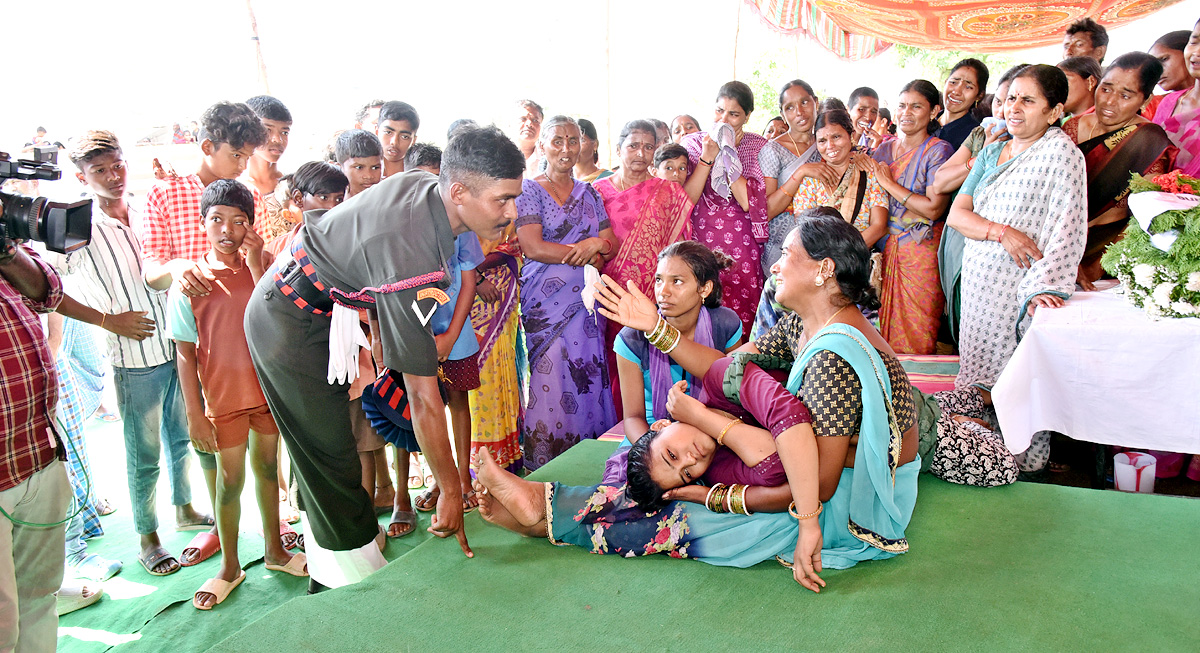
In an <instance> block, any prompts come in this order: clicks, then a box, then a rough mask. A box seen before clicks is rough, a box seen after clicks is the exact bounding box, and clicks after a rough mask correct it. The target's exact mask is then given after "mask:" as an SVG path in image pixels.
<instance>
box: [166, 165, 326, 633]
mask: <svg viewBox="0 0 1200 653" xmlns="http://www.w3.org/2000/svg"><path fill="white" fill-rule="evenodd" d="M200 213H201V215H203V216H204V217H203V222H202V223H201V226H202V227H203V229H204V233H205V236H206V237H207V238H208V241H209V244H210V245H211V249H210V250H209V252H208V253H207V254H205V255H204V264H205V266H206V267H207V268H208V270H209V271H210V272H211V273H212V275H213V280H212V286H213V290H212V292H211V293H209V294H208V295H205V296H199V297H190V298H189V297H186V296H184V295H183V294H182V293H181V292H179V291H178V290H177V289H173V290H172V291H171V294H170V297H169V299H168V313H169V316H170V317H169V319H170V325H171V336H172V338H174V340H175V346H176V349H177V350H178V356H179V383H180V387H181V388H182V390H183V398H184V403H185V404H186V406H187V414H188V431H189V433H190V435H191V439H192V444H193V445H194V446H195V447H196V449H198V450H201V451H206V452H209V453H215V454H216V455H217V462H218V463H219V464H220V466H221V478H220V482H219V483H218V485H217V503H216V507H217V532H218V534H219V536H220V538H221V550H222V555H221V568H220V570H219V571H218V572H217V575H216V576H215V577H213V578H211V579H209V580H208V581H206V582H205V583H204V585H203V586H201V588H200V589H199V590H198V591H197V592H196V594H195V596H194V597H193V599H192V604H193V605H194V606H195V607H196V608H197V609H200V610H210V609H212V607H213V606H214V605H217V604H218V603H221V602H222V601H223V600H224V599H225V597H226V596H228V595H229V592H230V591H232V590H233V589H234V588H235V587H237V586H238V585H239V584H240V583H241V582H242V580H243V579H245V577H246V574H245V572H243V571H242V568H241V563H240V561H239V560H238V554H237V540H238V524H239V522H240V521H241V512H242V511H241V503H240V501H241V493H242V486H243V483H244V481H245V473H246V451H247V448H249V451H250V462H251V466H252V469H253V471H254V477H255V485H256V486H257V494H258V506H259V511H260V512H261V514H262V527H263V544H264V548H265V555H264V559H265V562H266V567H267V569H270V570H275V571H283V572H286V573H289V574H292V575H293V576H307V575H308V572H307V571H306V568H305V556H304V554H303V553H298V554H296V555H294V556H293V555H291V554H289V553H288V552H287V550H286V549H284V548H283V545H282V544H281V543H280V540H279V483H278V481H277V480H276V464H277V463H276V452H277V451H278V446H279V429H278V428H277V427H276V426H275V421H274V420H273V419H272V418H271V411H270V410H269V409H268V408H267V400H266V397H264V396H263V393H262V389H261V388H259V385H258V377H257V376H256V375H255V372H254V366H253V364H252V363H251V361H250V350H249V348H248V347H247V345H246V334H245V330H244V328H243V326H242V323H243V318H244V317H245V312H246V303H247V302H249V301H250V295H251V294H252V293H253V292H254V284H255V283H257V281H258V279H259V278H261V277H262V273H263V270H264V268H265V267H266V264H267V263H269V259H270V255H269V254H266V255H264V253H263V251H262V241H261V240H258V241H253V242H252V241H248V240H246V234H247V233H250V232H251V228H250V227H251V225H252V224H253V221H254V218H253V216H254V197H253V196H252V195H251V193H250V191H249V189H247V188H246V187H245V186H243V185H242V184H239V183H238V182H236V181H232V180H227V179H220V180H217V181H215V182H213V183H212V184H210V185H209V186H208V187H207V188H205V189H204V194H203V195H202V197H201V201H200ZM243 251H244V253H243ZM202 386H203V394H201V387H202Z"/></svg>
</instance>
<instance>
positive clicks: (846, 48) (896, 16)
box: [746, 0, 1179, 59]
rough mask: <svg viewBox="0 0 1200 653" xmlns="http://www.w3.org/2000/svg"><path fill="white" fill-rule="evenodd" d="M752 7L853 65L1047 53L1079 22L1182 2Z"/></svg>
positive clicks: (811, 0) (796, 1) (942, 1)
mask: <svg viewBox="0 0 1200 653" xmlns="http://www.w3.org/2000/svg"><path fill="white" fill-rule="evenodd" d="M746 1H747V2H749V3H750V4H751V5H753V6H755V7H756V8H757V9H758V12H759V13H760V14H761V15H762V17H763V18H764V19H765V20H766V21H767V22H768V23H770V24H771V25H772V26H773V27H775V28H776V29H778V30H781V31H783V32H789V33H796V34H804V35H807V36H809V37H810V38H813V39H815V40H816V41H817V42H818V43H820V44H821V45H822V46H824V47H825V48H826V49H828V50H830V51H831V52H833V53H834V54H837V55H839V56H842V57H845V58H847V59H865V58H867V57H872V56H874V55H876V54H879V53H881V52H883V51H884V50H886V49H887V48H888V47H890V46H891V44H892V43H903V44H905V45H912V46H916V47H920V48H928V49H931V50H952V49H953V50H963V49H967V50H975V51H980V50H983V51H988V52H1000V51H1004V50H1020V49H1024V48H1032V47H1037V46H1042V45H1049V44H1052V43H1056V42H1059V41H1061V39H1062V34H1063V30H1064V29H1065V28H1066V26H1067V25H1069V24H1071V23H1072V22H1074V21H1076V20H1079V19H1080V18H1085V17H1088V16H1091V17H1092V18H1094V19H1095V20H1096V21H1098V22H1100V23H1101V24H1103V25H1105V26H1106V27H1110V28H1111V27H1117V26H1120V25H1124V24H1126V23H1129V22H1131V21H1134V20H1137V19H1139V18H1141V17H1143V16H1146V15H1148V14H1151V13H1154V12H1155V11H1158V10H1159V9H1162V8H1163V7H1166V6H1168V5H1172V4H1175V3H1176V2H1178V1H1179V0H1062V1H1056V0H1042V1H1036V0H1035V1H1033V2H1028V1H1026V2H1021V1H1017V2H1005V1H1004V0H746Z"/></svg>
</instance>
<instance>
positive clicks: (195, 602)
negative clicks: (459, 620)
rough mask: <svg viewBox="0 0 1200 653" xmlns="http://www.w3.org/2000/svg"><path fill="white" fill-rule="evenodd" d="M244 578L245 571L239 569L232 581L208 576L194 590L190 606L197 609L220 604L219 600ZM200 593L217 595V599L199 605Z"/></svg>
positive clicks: (211, 607) (210, 608)
mask: <svg viewBox="0 0 1200 653" xmlns="http://www.w3.org/2000/svg"><path fill="white" fill-rule="evenodd" d="M244 580H246V572H244V571H239V572H238V577H237V578H235V579H234V580H232V581H229V580H221V579H220V578H209V579H208V580H206V581H204V584H203V585H201V586H200V589H198V590H196V593H195V594H193V595H192V606H194V607H195V608H196V609H197V610H212V609H213V606H215V605H221V602H222V601H224V600H225V598H226V597H228V596H229V593H230V592H232V591H233V590H234V588H236V587H237V586H238V585H241V584H242V581H244ZM201 594H212V595H213V596H215V597H217V600H216V602H215V603H213V604H212V605H209V606H203V605H200V595H201Z"/></svg>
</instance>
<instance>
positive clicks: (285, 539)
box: [279, 521, 300, 550]
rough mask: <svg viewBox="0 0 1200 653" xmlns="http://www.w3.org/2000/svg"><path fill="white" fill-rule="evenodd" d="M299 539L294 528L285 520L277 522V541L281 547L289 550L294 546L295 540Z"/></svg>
mask: <svg viewBox="0 0 1200 653" xmlns="http://www.w3.org/2000/svg"><path fill="white" fill-rule="evenodd" d="M299 539H300V535H299V534H297V533H296V531H295V529H293V528H292V527H291V525H290V524H288V523H287V522H285V521H281V522H279V543H280V544H281V545H283V548H285V549H288V550H291V549H294V548H296V542H297V541H298V540H299Z"/></svg>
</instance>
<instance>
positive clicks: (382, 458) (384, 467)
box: [363, 446, 403, 507]
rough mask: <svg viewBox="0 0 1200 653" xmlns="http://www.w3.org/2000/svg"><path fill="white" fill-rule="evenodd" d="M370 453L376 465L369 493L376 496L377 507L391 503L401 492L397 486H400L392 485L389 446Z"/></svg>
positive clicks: (368, 488)
mask: <svg viewBox="0 0 1200 653" xmlns="http://www.w3.org/2000/svg"><path fill="white" fill-rule="evenodd" d="M368 453H369V455H370V456H371V459H372V463H373V465H374V467H373V471H372V473H371V484H370V486H368V487H367V494H369V495H371V496H372V497H374V501H375V506H376V507H383V506H387V505H391V504H392V502H394V501H395V500H396V496H395V495H397V494H399V492H398V491H397V490H396V488H398V487H400V486H399V485H395V486H393V485H392V477H391V476H390V475H389V474H390V470H388V461H387V447H386V446H384V447H381V448H379V449H376V450H375V451H371V452H368ZM363 478H366V476H365V475H364V477H363ZM402 478H403V477H402ZM380 490H382V492H381V491H380ZM389 490H390V491H391V492H390V493H391V494H392V496H390V497H389V496H388V494H389Z"/></svg>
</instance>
